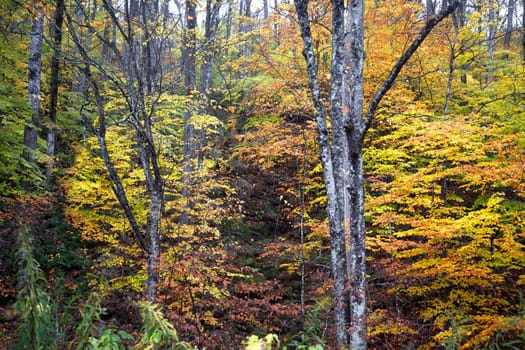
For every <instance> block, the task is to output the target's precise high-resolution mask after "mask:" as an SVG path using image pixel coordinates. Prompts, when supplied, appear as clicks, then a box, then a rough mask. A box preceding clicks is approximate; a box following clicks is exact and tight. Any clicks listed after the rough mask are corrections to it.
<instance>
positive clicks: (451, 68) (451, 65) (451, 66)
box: [443, 14, 459, 117]
mask: <svg viewBox="0 0 525 350" xmlns="http://www.w3.org/2000/svg"><path fill="white" fill-rule="evenodd" d="M458 20H459V19H458V17H457V14H452V22H453V24H454V37H453V38H452V41H450V38H449V42H450V55H449V59H448V77H447V91H446V93H445V107H444V108H443V115H444V116H445V117H446V116H447V115H448V109H449V105H450V98H451V95H452V83H453V81H454V72H455V71H456V45H457V43H458V35H459V22H458Z"/></svg>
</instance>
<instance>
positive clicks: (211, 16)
mask: <svg viewBox="0 0 525 350" xmlns="http://www.w3.org/2000/svg"><path fill="white" fill-rule="evenodd" d="M221 5H222V0H207V1H206V20H205V24H204V44H203V51H204V54H203V56H204V57H203V62H202V65H201V88H200V91H201V93H202V94H204V95H205V96H206V97H208V95H209V89H210V88H211V86H212V68H213V59H214V57H215V40H216V37H217V29H218V27H219V11H220V9H221Z"/></svg>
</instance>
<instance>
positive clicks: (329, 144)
mask: <svg viewBox="0 0 525 350" xmlns="http://www.w3.org/2000/svg"><path fill="white" fill-rule="evenodd" d="M294 2H295V7H296V12H297V16H298V20H299V25H300V29H301V37H302V39H303V43H304V51H303V55H304V57H305V60H306V65H307V72H308V78H309V85H310V89H311V93H312V101H313V104H314V107H315V113H316V121H317V132H318V142H319V145H320V158H321V162H322V165H323V170H324V180H325V185H326V191H327V197H328V202H327V214H328V220H329V226H330V244H331V261H332V262H331V264H332V277H333V303H334V310H335V311H334V313H335V329H336V341H337V347H338V349H347V348H351V349H366V347H367V331H366V251H365V219H364V187H363V184H364V178H363V140H364V138H365V136H366V134H367V131H368V129H369V127H370V124H371V123H372V121H373V119H374V115H375V112H376V110H377V108H378V106H379V103H380V102H381V100H382V98H383V96H384V95H385V94H386V93H387V92H388V90H389V89H390V88H391V87H392V85H393V83H394V81H395V80H396V78H397V76H398V74H399V72H400V71H401V69H402V68H403V66H404V65H405V64H406V63H407V61H408V60H409V59H410V57H411V56H412V54H413V53H414V52H415V51H416V50H417V48H418V47H419V46H420V45H421V44H422V43H423V41H424V40H425V38H426V37H427V35H428V34H429V33H430V32H431V31H432V29H433V28H434V27H435V26H436V25H437V24H438V23H439V22H441V21H442V20H443V19H444V18H445V17H447V16H448V15H449V14H451V13H452V12H454V10H455V9H456V8H457V7H458V6H459V4H460V1H459V0H456V1H450V3H449V4H448V6H446V7H444V8H442V9H441V11H440V12H439V13H438V14H437V15H434V16H429V17H428V18H427V20H426V23H425V24H424V26H423V27H422V28H421V30H420V32H419V33H418V35H417V37H416V38H415V39H414V40H413V41H412V43H411V44H410V45H409V46H408V48H407V49H406V51H405V52H403V54H402V55H401V57H400V58H399V60H398V61H397V62H396V63H395V65H394V67H393V68H392V69H391V71H390V73H389V74H388V76H387V78H386V79H385V80H384V82H383V84H382V85H381V86H380V87H379V89H378V90H377V92H376V93H375V94H374V95H373V98H372V99H371V100H370V101H369V103H368V107H367V109H366V110H365V109H364V93H363V92H364V81H363V67H364V62H365V51H364V12H365V8H364V0H350V1H348V3H347V6H345V2H344V1H343V0H332V32H331V35H332V63H331V81H330V88H329V90H330V91H329V108H328V110H327V108H326V107H325V102H324V101H323V100H322V97H321V88H320V84H319V79H318V62H317V59H316V55H315V52H314V46H313V39H312V30H311V26H310V19H309V12H308V3H309V0H295V1H294ZM328 117H329V118H330V121H331V128H330V129H329V128H328V123H327V119H328ZM347 237H349V241H347V239H346V238H347Z"/></svg>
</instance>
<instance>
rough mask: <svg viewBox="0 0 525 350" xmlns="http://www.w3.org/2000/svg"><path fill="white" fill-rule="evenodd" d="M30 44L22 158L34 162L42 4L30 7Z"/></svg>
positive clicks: (39, 74) (40, 73)
mask: <svg viewBox="0 0 525 350" xmlns="http://www.w3.org/2000/svg"><path fill="white" fill-rule="evenodd" d="M31 11H33V13H32V17H33V19H32V23H31V44H30V46H29V60H28V62H27V66H28V74H27V99H28V100H29V104H30V105H31V121H30V122H28V123H26V126H25V128H24V145H25V146H26V147H27V151H25V152H24V158H25V159H26V160H27V161H28V162H30V163H35V162H36V159H35V157H34V151H35V150H36V146H37V139H38V128H40V127H41V126H42V125H41V119H40V83H41V75H42V41H43V35H44V10H43V8H42V6H40V5H35V6H34V7H32V8H31Z"/></svg>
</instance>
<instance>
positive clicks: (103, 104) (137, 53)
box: [65, 0, 170, 301]
mask: <svg viewBox="0 0 525 350" xmlns="http://www.w3.org/2000/svg"><path fill="white" fill-rule="evenodd" d="M76 5H77V6H78V9H79V10H80V11H81V12H82V13H86V14H89V13H91V14H94V13H95V12H96V11H103V13H102V14H103V15H105V16H106V17H107V18H108V20H109V21H111V22H112V23H114V25H115V26H116V27H117V30H118V35H119V39H120V40H121V41H120V43H119V46H118V47H117V44H116V42H113V41H112V42H108V39H107V37H105V36H104V35H103V33H101V32H99V31H97V29H96V27H95V25H96V22H94V21H92V19H91V20H90V19H89V16H84V18H83V19H82V18H78V19H77V21H79V22H78V23H77V22H75V19H74V17H73V16H72V14H71V13H69V12H66V13H65V15H66V19H67V26H68V33H69V34H70V35H71V40H72V42H73V43H74V44H75V49H76V51H77V53H78V54H77V55H76V56H75V55H73V56H72V57H69V59H70V61H71V62H73V63H76V64H78V68H79V69H80V70H81V71H82V73H83V77H85V79H86V91H85V92H84V95H85V96H84V97H85V98H86V99H87V101H88V103H93V104H94V106H95V107H96V114H97V120H96V122H95V123H91V122H90V121H89V120H87V119H85V123H86V124H87V125H88V127H89V128H90V129H91V131H92V132H93V133H94V134H95V136H96V138H97V141H98V144H99V149H100V156H101V158H102V159H103V161H104V164H105V166H106V170H107V174H108V177H109V179H110V181H111V185H112V190H113V192H114V194H115V196H116V197H117V199H118V201H119V204H120V205H121V207H122V209H123V211H124V213H125V216H126V218H127V221H128V223H129V225H130V227H131V232H132V235H133V237H134V239H135V242H136V244H137V245H138V246H139V247H140V249H141V250H142V252H143V253H144V254H145V255H146V257H147V268H146V269H147V281H146V284H147V286H146V294H147V296H148V299H149V300H151V301H155V300H156V298H157V284H158V279H159V259H160V250H161V247H160V243H161V242H160V241H161V232H160V221H161V215H162V213H161V212H162V206H163V202H164V189H163V174H162V171H161V168H160V165H159V156H160V151H159V148H158V146H157V143H156V140H155V139H154V135H153V123H154V121H155V117H156V108H157V107H158V106H159V104H160V100H161V97H162V96H163V93H165V92H166V91H167V89H168V88H169V87H170V85H169V84H165V80H167V79H166V74H167V73H166V72H164V71H163V66H162V64H163V63H164V62H163V61H162V58H161V57H160V52H161V49H162V47H161V45H162V41H163V38H162V36H161V34H159V29H158V27H157V19H158V16H159V12H158V11H159V8H158V7H155V6H148V5H147V4H145V3H144V2H138V1H136V0H130V1H126V2H125V3H124V4H123V6H122V7H119V6H118V5H117V4H114V3H113V2H112V1H109V0H104V1H103V2H102V8H101V9H98V8H97V7H96V6H94V7H93V8H89V7H88V6H87V5H86V4H83V3H82V2H81V1H77V3H76ZM77 27H78V28H87V31H88V33H89V35H92V36H93V37H94V39H95V40H97V41H99V42H102V43H104V46H106V47H108V48H109V49H110V56H111V58H112V60H111V61H110V62H102V61H101V58H100V56H99V55H97V54H98V53H97V52H94V51H93V50H90V43H87V42H83V41H82V40H81V37H80V36H79V34H78V33H77V31H76V30H75V28H77ZM168 31H169V30H168ZM103 56H104V55H102V57H103ZM77 62H80V63H77ZM110 63H113V64H110ZM107 85H109V86H111V87H112V88H113V89H115V90H116V91H118V94H117V95H116V96H114V97H113V99H119V100H120V101H122V104H123V106H124V107H125V109H122V108H120V109H118V110H117V111H116V112H115V111H114V112H113V113H114V114H115V113H116V114H125V115H124V116H122V118H123V120H122V121H120V122H116V123H115V124H124V125H128V126H129V127H131V129H132V130H133V131H134V133H135V138H134V141H135V147H136V152H137V155H138V163H139V165H140V167H141V169H142V171H143V174H144V180H145V181H144V187H145V192H146V196H147V198H148V203H147V205H146V206H147V208H148V209H147V217H146V219H145V222H140V220H139V218H138V216H137V213H136V212H137V209H138V208H133V207H132V205H131V204H130V200H129V197H128V194H127V193H126V189H125V187H124V185H123V183H122V176H123V175H122V174H119V172H118V170H117V167H116V166H115V163H114V160H113V159H112V154H111V153H110V151H109V148H108V144H107V139H106V137H107V136H106V135H107V129H108V128H110V127H112V125H113V123H112V122H111V121H112V120H114V117H112V116H111V115H110V113H108V108H109V107H108V104H110V102H109V98H108V97H107V94H105V86H107ZM88 89H89V90H90V91H89V92H88Z"/></svg>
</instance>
